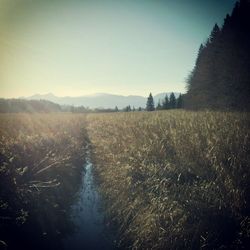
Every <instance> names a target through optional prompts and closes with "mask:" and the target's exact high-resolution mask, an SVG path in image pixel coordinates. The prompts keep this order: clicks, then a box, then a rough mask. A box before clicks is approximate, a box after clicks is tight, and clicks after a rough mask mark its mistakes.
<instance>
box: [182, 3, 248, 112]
mask: <svg viewBox="0 0 250 250" xmlns="http://www.w3.org/2000/svg"><path fill="white" fill-rule="evenodd" d="M249 97H250V1H249V0H241V1H239V2H237V3H236V5H235V7H234V9H233V11H232V13H231V15H227V16H226V18H225V20H224V24H223V25H222V27H219V26H218V25H217V24H215V26H214V28H213V30H212V32H211V34H210V36H209V38H208V39H207V41H206V43H205V44H201V45H200V48H199V51H198V56H197V59H196V63H195V66H194V69H193V70H192V72H191V73H190V75H189V77H188V79H187V94H186V96H185V107H186V108H189V109H215V110H241V111H246V110H248V111H249V110H250V101H249Z"/></svg>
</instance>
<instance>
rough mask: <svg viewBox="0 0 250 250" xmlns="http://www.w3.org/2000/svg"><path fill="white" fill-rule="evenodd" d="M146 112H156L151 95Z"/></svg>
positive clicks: (150, 95)
mask: <svg viewBox="0 0 250 250" xmlns="http://www.w3.org/2000/svg"><path fill="white" fill-rule="evenodd" d="M146 110H147V111H154V110H155V105H154V99H153V96H152V94H151V93H150V94H149V97H148V100H147V104H146Z"/></svg>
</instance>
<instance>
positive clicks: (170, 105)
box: [169, 92, 176, 109]
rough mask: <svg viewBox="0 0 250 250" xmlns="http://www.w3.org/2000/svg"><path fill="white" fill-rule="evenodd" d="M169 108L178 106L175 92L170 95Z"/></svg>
mask: <svg viewBox="0 0 250 250" xmlns="http://www.w3.org/2000/svg"><path fill="white" fill-rule="evenodd" d="M169 108H170V109H175V108H176V98H175V95H174V93H173V92H172V93H171V94H170V97H169Z"/></svg>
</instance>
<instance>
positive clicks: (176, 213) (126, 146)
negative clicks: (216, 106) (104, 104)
mask: <svg viewBox="0 0 250 250" xmlns="http://www.w3.org/2000/svg"><path fill="white" fill-rule="evenodd" d="M249 125H250V118H249V114H248V113H236V112H235V113H230V112H187V111H162V112H132V113H115V114H114V113H113V114H88V115H84V114H83V115H78V114H40V115H38V114H3V115H1V118H0V134H1V139H0V150H1V151H0V163H1V168H0V186H1V188H0V222H1V223H0V231H1V234H0V235H1V238H0V240H2V241H3V242H5V243H6V244H7V245H8V249H20V246H23V247H25V248H26V249H34V248H36V249H39V248H40V249H63V247H65V246H67V244H71V245H72V246H73V245H74V246H75V249H77V247H78V246H80V245H82V244H83V245H84V244H85V249H88V247H89V249H93V247H98V246H100V245H98V244H97V245H95V243H96V242H98V241H99V242H102V243H104V242H105V241H106V240H107V241H106V242H105V244H107V245H106V247H107V249H108V248H109V249H110V247H113V246H111V245H112V243H115V244H114V245H115V247H119V248H125V249H127V248H133V249H166V248H168V249H201V248H202V249H223V248H224V249H241V248H244V247H247V246H248V244H249V235H250V230H249V228H250V219H249V215H250V206H249V204H250V203H249V202H250V199H249V191H250V185H249V177H250V176H249V175H250V170H249V162H250V159H249V158H250V154H249V153H250V152H249V151H250V139H249V128H250V126H249ZM90 145H91V150H90ZM90 152H91V154H90ZM83 166H85V170H84V167H83ZM93 178H94V179H93ZM84 203H85V204H84ZM99 203H100V204H99ZM99 207H101V208H102V209H101V210H99ZM74 214H75V215H76V216H74ZM77 215H79V217H77ZM85 215H86V216H85ZM85 217H86V218H85ZM77 218H78V219H77ZM93 221H94V223H92V222H93ZM100 221H102V222H101V223H100V224H99V225H98V223H99V222H100ZM87 228H88V230H86V229H87ZM111 229H112V230H111ZM81 230H83V231H82V233H80V232H81ZM103 230H104V231H107V230H111V231H112V232H114V234H110V235H108V236H107V235H105V234H103V233H102V231H103ZM98 235H99V236H98ZM111 235H112V236H111ZM114 235H115V236H116V241H114V238H113V236H114ZM84 238H85V239H84ZM65 239H67V241H68V242H66V243H65ZM70 242H71V243H70ZM111 242H112V243H111ZM78 243H79V245H78ZM102 243H101V244H102ZM91 244H92V245H91ZM93 244H94V245H93ZM110 244H111V245H110ZM102 247H105V246H102ZM102 249H103V248H102Z"/></svg>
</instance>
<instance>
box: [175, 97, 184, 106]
mask: <svg viewBox="0 0 250 250" xmlns="http://www.w3.org/2000/svg"><path fill="white" fill-rule="evenodd" d="M176 108H178V109H181V108H183V98H182V94H180V95H179V97H178V98H177V100H176Z"/></svg>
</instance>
